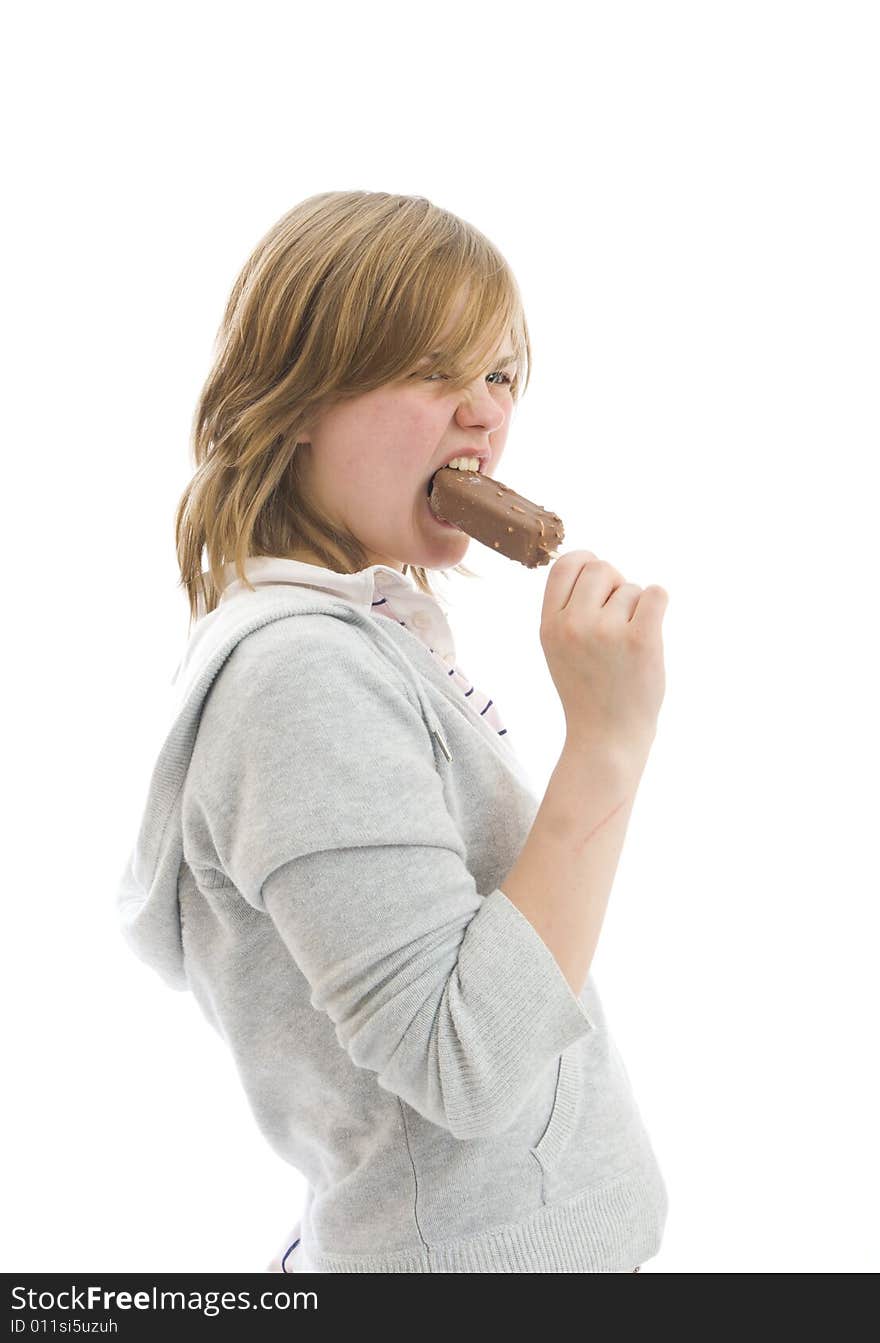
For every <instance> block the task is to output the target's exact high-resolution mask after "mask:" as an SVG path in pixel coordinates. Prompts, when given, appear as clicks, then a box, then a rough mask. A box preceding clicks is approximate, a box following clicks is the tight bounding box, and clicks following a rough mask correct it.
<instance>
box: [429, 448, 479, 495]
mask: <svg viewBox="0 0 880 1343" xmlns="http://www.w3.org/2000/svg"><path fill="white" fill-rule="evenodd" d="M472 463H476V465H472ZM484 465H485V463H484V462H483V459H482V457H453V459H452V461H451V462H447V463H446V466H447V467H450V468H451V469H452V470H453V471H476V472H477V473H478V474H479V473H480V472H481V471H482V469H483V466H484ZM443 470H445V467H442V466H438V468H437V471H443ZM437 471H435V472H434V476H436V474H437ZM434 476H432V477H431V479H430V480H429V481H428V484H427V494H428V498H429V499H430V497H431V494H432V492H433V489H434Z"/></svg>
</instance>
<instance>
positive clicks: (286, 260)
mask: <svg viewBox="0 0 880 1343" xmlns="http://www.w3.org/2000/svg"><path fill="white" fill-rule="evenodd" d="M463 286H466V288H467V297H468V302H467V303H466V304H465V305H464V311H463V312H462V314H461V316H460V318H459V320H458V322H457V325H456V329H455V330H453V331H452V332H451V334H449V335H448V336H447V338H446V340H445V341H444V342H443V345H444V349H445V355H444V360H443V369H444V371H446V372H447V373H448V374H450V375H451V376H450V379H449V384H448V385H449V386H450V387H458V388H463V387H466V386H468V385H469V383H470V382H471V381H472V380H473V379H474V378H476V377H477V376H479V373H480V371H481V370H482V369H483V368H484V367H485V360H486V359H487V358H488V357H489V356H490V354H491V352H492V351H493V350H495V349H496V348H497V346H498V343H499V342H500V340H501V339H502V338H506V339H508V340H509V341H510V342H511V349H512V350H513V353H514V357H515V359H516V363H517V374H516V377H515V378H514V380H513V382H512V383H511V388H510V390H511V394H512V396H513V399H514V401H516V400H518V398H519V395H520V374H521V372H522V371H523V370H525V381H524V383H523V384H522V387H523V390H524V388H525V386H526V385H527V384H528V377H529V371H530V359H531V347H530V345H529V333H528V328H527V326H526V321H525V315H524V312H523V306H522V301H521V298H520V293H519V288H518V285H517V283H516V280H515V278H514V275H513V273H512V271H511V269H510V267H509V265H508V264H507V262H506V261H505V259H504V257H503V256H502V255H501V253H500V252H499V251H498V249H497V248H496V247H495V246H494V245H493V244H492V243H491V242H490V241H489V240H488V238H486V237H485V236H484V235H483V234H482V233H480V232H479V230H478V229H476V228H474V227H473V225H471V224H469V223H467V222H466V221H465V220H463V219H460V218H459V217H458V216H457V215H454V214H451V213H450V212H449V211H447V210H443V209H441V208H440V207H439V206H437V205H434V204H432V202H431V201H429V200H428V199H426V197H424V196H401V195H392V194H390V193H388V192H384V191H326V192H322V193H321V194H320V195H316V196H310V197H309V198H308V199H306V200H304V201H301V202H300V203H299V204H298V205H296V206H294V208H293V209H292V210H289V211H288V212H287V213H286V214H284V215H282V217H281V218H280V219H279V220H278V222H277V223H276V224H274V225H273V226H272V228H270V229H269V231H268V233H266V234H265V236H264V237H263V238H262V239H261V240H260V242H259V243H258V244H257V246H256V247H255V248H254V250H253V252H252V253H251V255H250V256H249V257H248V259H247V261H246V262H245V264H244V266H243V268H242V270H241V272H240V274H239V276H238V278H237V279H236V281H235V284H234V286H233V288H232V292H231V294H230V296H229V299H228V302H227V304H226V309H225V311H224V314H223V319H222V322H221V324H220V329H219V331H218V333H217V336H216V340H215V344H214V358H213V366H212V367H211V370H210V372H209V374H208V378H207V380H206V382H205V384H204V386H203V388H202V391H201V394H200V396H199V399H198V403H197V406H196V411H195V414H194V417H193V422H192V431H191V450H192V455H193V458H194V462H195V473H194V475H193V476H192V478H191V480H190V481H189V483H188V484H187V486H186V489H185V490H184V492H183V494H182V496H181V498H180V501H179V504H178V506H177V510H176V514H175V540H176V547H177V559H178V565H179V568H180V581H179V583H178V586H179V587H181V588H185V589H186V592H187V594H188V597H189V607H190V627H191V626H192V622H193V621H195V620H197V619H198V618H199V617H200V616H201V615H203V614H206V613H207V612H209V611H213V610H214V608H215V607H216V605H217V603H218V601H219V599H220V594H221V592H222V590H223V587H224V586H225V582H227V581H228V578H226V576H225V575H224V569H225V567H226V566H227V565H231V564H234V566H235V572H236V574H237V576H238V577H239V579H240V580H241V581H242V583H244V584H245V586H247V587H249V588H250V589H251V590H252V591H253V590H254V589H253V585H252V584H251V583H249V582H248V580H247V578H246V576H245V572H244V563H245V560H246V559H247V558H248V557H249V556H255V555H268V556H282V557H283V556H285V555H287V554H289V553H290V552H292V551H295V550H297V549H303V548H305V549H307V550H308V551H309V552H310V553H314V554H316V555H317V556H319V557H320V558H321V560H322V562H323V563H324V564H325V565H326V567H327V568H329V569H333V570H334V571H335V572H336V573H356V572H358V571H359V570H361V569H364V568H366V567H367V562H368V556H367V554H366V552H365V551H364V549H363V547H362V546H361V544H360V542H359V541H358V540H357V538H356V537H355V536H353V535H351V533H350V532H348V530H347V529H342V528H340V527H338V526H337V525H336V524H334V523H333V522H332V521H331V520H330V519H329V518H327V517H325V516H323V514H322V513H320V512H319V511H318V510H317V509H316V507H315V506H314V504H313V503H312V501H310V500H309V499H308V498H307V497H306V492H305V491H304V489H303V488H302V485H301V482H300V480H299V478H298V470H297V467H298V462H299V459H300V457H301V454H298V453H297V451H296V449H297V447H298V446H299V444H298V441H297V435H298V434H300V433H301V432H302V430H303V427H304V426H305V425H307V424H308V423H309V422H310V420H311V418H312V416H314V415H319V414H320V413H321V411H322V410H323V409H325V408H327V407H329V406H332V405H333V404H335V403H338V402H340V401H341V400H343V399H345V398H350V397H355V396H360V395H362V394H363V393H365V392H369V391H372V390H373V389H374V388H376V387H379V386H381V385H383V384H385V383H387V382H390V381H392V380H394V379H397V378H399V377H401V376H402V375H403V374H405V373H406V372H407V371H408V370H409V369H410V368H412V367H413V366H414V365H415V364H416V363H417V362H418V361H419V360H420V359H421V358H423V357H426V356H429V355H430V353H431V352H432V351H433V350H434V349H435V348H437V346H438V344H439V336H440V333H441V332H443V331H444V329H445V327H446V325H447V322H448V321H450V320H451V316H452V312H453V309H454V305H455V301H456V297H457V295H458V294H459V293H460V292H461V289H462V287H463ZM435 364H436V361H433V362H432V364H430V365H428V366H426V367H427V368H432V367H434V365H435ZM203 552H206V553H207V560H208V567H207V569H205V570H203V569H202V563H203ZM409 567H410V566H409V565H405V566H404V570H403V572H404V573H406V571H407V569H408V568H409ZM454 568H455V570H456V571H457V572H460V573H463V574H465V575H466V576H467V577H469V578H474V577H477V575H476V574H473V573H472V572H471V571H470V570H469V569H467V568H466V567H465V566H464V565H462V564H457V565H455V566H454ZM412 572H413V581H414V582H415V584H416V585H417V586H418V587H419V588H420V589H421V590H422V591H423V592H428V593H431V594H432V595H436V594H434V589H433V588H432V587H431V584H430V582H429V580H428V575H427V572H426V570H425V569H424V568H422V567H421V566H418V565H413V566H412ZM431 572H432V573H433V572H435V571H434V570H431ZM438 572H440V573H441V574H443V575H444V576H446V575H445V571H444V570H440V571H438Z"/></svg>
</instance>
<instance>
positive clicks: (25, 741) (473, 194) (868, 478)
mask: <svg viewBox="0 0 880 1343" xmlns="http://www.w3.org/2000/svg"><path fill="white" fill-rule="evenodd" d="M877 22H878V11H877V7H876V6H875V5H873V4H857V3H846V2H845V0H844V2H843V3H841V0H835V2H834V3H827V4H816V3H808V2H805V0H800V2H799V3H779V2H778V0H760V3H744V0H737V3H723V4H721V3H706V2H705V0H702V2H701V3H639V4H636V3H621V2H620V0H615V3H608V4H585V5H582V6H574V5H571V4H570V3H555V4H554V3H543V4H541V5H538V6H533V5H518V4H508V5H495V4H493V5H489V4H486V3H474V0H467V2H466V3H446V2H444V3H443V4H442V5H436V6H427V7H415V8H414V7H412V6H411V5H409V4H405V5H404V4H401V5H392V4H382V3H379V4H371V5H366V6H362V5H356V4H349V5H332V6H330V5H317V6H299V5H294V4H277V5H274V4H261V3H254V2H253V0H249V3H248V4H246V5H245V4H238V5H228V4H226V5H223V4H207V3H200V4H180V3H176V4H174V5H170V4H155V3H153V4H150V5H149V6H147V5H144V6H141V7H135V6H122V7H120V6H117V5H109V4H108V5H96V4H78V5H75V6H62V5H60V4H48V5H45V4H44V5H41V6H39V7H31V8H29V9H27V8H25V9H22V8H19V10H18V11H17V13H16V15H15V16H14V17H13V18H10V19H7V25H6V30H7V42H6V44H5V45H6V48H7V49H6V54H5V56H4V78H3V81H2V86H3V93H2V98H3V103H4V108H3V111H4V114H5V115H4V126H5V130H6V153H5V160H6V178H7V189H8V194H7V205H6V209H5V212H4V215H3V230H4V235H5V238H4V242H5V245H4V255H5V263H6V264H5V275H4V309H5V314H4V315H5V320H4V323H3V341H4V359H3V365H4V372H5V374H6V392H5V396H4V412H5V418H6V425H5V431H4V439H5V451H4V473H3V474H4V499H5V507H4V509H3V520H4V531H5V540H6V545H5V547H4V556H3V558H4V570H5V582H4V588H3V590H4V598H5V601H6V606H7V612H8V614H9V616H10V620H9V621H8V622H7V627H6V633H7V642H6V652H5V658H4V670H5V679H6V694H5V697H4V698H5V707H6V715H5V732H4V739H5V750H4V756H5V759H6V767H5V770H4V773H5V776H6V785H7V791H6V802H5V805H4V808H3V814H4V817H5V819H6V822H7V826H8V829H7V833H6V841H5V844H4V858H5V871H4V888H5V897H6V898H5V918H4V925H5V935H4V938H3V947H4V954H3V974H2V989H3V1004H2V1007H3V1022H4V1026H5V1057H6V1061H7V1074H8V1077H9V1086H8V1090H7V1100H6V1105H5V1106H4V1110H3V1126H4V1139H3V1154H4V1158H5V1167H6V1168H5V1170H4V1172H3V1188H4V1204H5V1216H4V1219H3V1230H2V1235H3V1243H2V1268H3V1269H5V1270H19V1271H27V1270H31V1271H36V1270H56V1271H61V1270H78V1271H93V1270H96V1269H100V1270H104V1271H111V1270H117V1271H124V1270H141V1271H159V1270H172V1271H186V1270H209V1271H237V1270H260V1269H263V1268H264V1267H265V1265H266V1264H267V1263H268V1261H269V1259H270V1258H271V1256H272V1255H273V1254H274V1253H275V1251H276V1250H277V1248H278V1246H279V1244H280V1243H281V1241H282V1240H283V1237H284V1235H285V1232H286V1230H287V1228H288V1227H289V1226H290V1225H292V1223H293V1222H294V1221H295V1219H296V1217H297V1215H298V1213H299V1211H300V1207H301V1201H302V1197H303V1190H304V1186H303V1181H302V1179H301V1177H300V1175H299V1174H298V1172H297V1171H295V1170H293V1169H291V1168H288V1167H287V1166H285V1165H284V1163H282V1162H281V1161H280V1159H279V1158H277V1157H276V1156H275V1155H274V1153H273V1152H272V1151H271V1150H270V1149H269V1148H268V1147H267V1146H266V1144H265V1142H264V1140H263V1139H262V1137H261V1135H260V1133H259V1131H258V1129H257V1127H256V1124H255V1122H254V1120H253V1119H252V1117H251V1114H250V1111H249V1109H248V1107H247V1103H246V1100H245V1097H244V1093H243V1091H242V1090H241V1087H240V1084H239V1081H238V1078H237V1075H236V1073H235V1070H234V1067H233V1065H232V1062H231V1058H230V1056H228V1055H227V1053H226V1052H225V1047H224V1046H223V1044H222V1042H221V1041H220V1040H219V1038H218V1037H216V1036H215V1035H214V1034H213V1032H212V1031H211V1029H210V1028H209V1026H208V1025H207V1023H206V1022H205V1021H204V1020H203V1019H202V1017H201V1016H200V1014H199V1012H198V1009H197V1007H196V1005H195V1003H194V1001H193V1000H192V999H191V997H190V996H189V995H188V994H174V993H172V992H170V991H169V990H168V989H166V988H165V987H164V985H163V984H162V983H161V981H160V980H159V979H158V977H157V976H156V975H155V974H154V973H153V972H152V971H151V970H149V969H148V968H147V967H145V966H143V965H141V963H140V962H138V961H137V960H136V959H135V958H134V957H133V956H132V954H131V953H130V952H129V950H128V948H127V947H126V946H125V944H124V943H123V941H122V940H121V938H120V936H119V934H118V931H117V929H116V925H115V912H114V907H113V898H114V894H115V885H116V882H117V879H118V877H119V874H120V872H121V870H122V867H123V864H124V862H125V860H126V858H127V855H128V852H129V850H130V848H131V845H132V844H133V841H134V838H135V834H136V830H137V826H138V823H139V819H140V810H141V805H142V802H143V800H144V797H145V792H146V787H147V784H148V781H149V775H150V772H151V770H152V765H153V761H154V758H155V754H156V752H157V750H158V747H159V745H160V744H161V730H162V728H163V726H164V722H165V714H166V712H167V704H168V696H169V695H170V694H171V693H172V692H171V688H170V685H169V682H170V678H171V675H172V672H173V671H174V668H175V667H176V665H177V662H178V659H179V657H180V655H181V652H182V647H183V643H184V640H185V636H186V623H187V617H188V609H187V607H186V602H185V597H184V595H183V593H182V591H181V590H180V589H178V588H177V587H176V583H177V578H178V573H177V569H176V557H175V553H174V546H173V536H172V518H173V512H174V508H175V506H176V503H177V500H178V498H179V495H180V492H181V490H182V489H183V487H184V485H185V483H186V481H187V479H188V478H189V475H190V473H191V469H192V468H191V464H190V460H189V455H188V453H189V444H188V432H189V426H190V419H191V416H192V412H193V408H194V405H195V400H196V397H197V395H198V392H199V390H200V387H201V385H202V382H203V380H204V378H205V376H206V375H207V371H208V368H209V361H210V355H211V346H212V342H213V338H214V333H215V331H216V328H217V326H218V324H219V321H220V317H221V314H222V309H223V306H224V304H225V301H226V298H227V295H228V292H229V289H230V287H231V284H232V282H233V280H234V278H235V275H236V274H237V272H238V270H239V267H240V266H241V264H242V263H243V261H244V260H245V258H246V256H247V255H248V254H249V252H250V250H251V248H252V247H253V246H254V245H255V243H256V242H257V240H258V239H259V238H260V237H261V236H262V235H263V233H264V232H265V230H266V229H267V228H268V227H269V225H270V224H272V223H273V222H274V221H275V220H276V219H277V218H278V217H279V216H280V215H281V214H282V213H284V212H285V211H286V210H288V209H289V208H291V206H293V205H294V204H296V203H297V202H298V201H299V200H301V199H303V198H304V197H306V196H309V195H312V194H315V193H317V192H319V191H326V190H340V189H355V188H357V189H366V190H381V191H395V192H404V193H411V194H419V195H426V196H428V197H429V198H430V199H431V200H433V201H434V202H435V203H437V204H439V205H442V206H444V207H446V208H448V209H450V210H452V211H454V212H456V213H458V214H460V215H462V216H463V217H465V218H466V219H468V220H469V221H471V222H472V223H474V224H475V225H476V226H477V227H478V228H480V229H481V230H482V231H483V232H484V233H486V234H487V235H488V236H489V237H491V238H492V239H493V241H494V242H495V243H496V244H497V245H498V246H499V247H500V248H501V250H502V252H503V253H504V255H505V256H506V257H507V259H508V261H509V262H510V264H511V266H512V267H513V269H514V272H515V273H516V275H517V277H518V280H519V283H520V286H521V289H522V292H523V297H524V300H525V305H526V314H527V320H528V322H529V326H530V332H531V337H532V342H533V353H534V373H533V378H532V383H531V386H530V388H529V391H528V392H527V394H526V396H525V398H524V400H523V401H522V403H521V404H520V407H519V409H518V410H517V412H516V414H515V417H514V422H513V427H512V429H511V433H510V438H509V440H508V446H507V451H506V454H505V457H504V460H503V470H499V472H498V475H499V477H500V478H501V479H503V480H504V481H506V482H507V483H509V484H511V485H512V486H513V487H514V488H515V489H517V490H518V491H520V492H521V493H524V494H527V495H529V496H530V497H532V498H534V499H537V500H538V502H540V503H542V504H544V505H545V506H546V507H549V508H553V509H555V510H556V511H558V512H559V513H561V514H562V516H563V518H564V521H565V524H566V548H569V547H571V548H580V547H585V548H589V549H592V550H593V551H595V552H596V553H597V554H599V555H600V556H601V557H603V558H606V559H609V560H611V562H612V563H613V564H615V566H617V567H618V568H619V569H620V570H621V571H622V572H623V573H624V574H625V576H626V578H627V579H628V580H630V581H633V582H636V583H639V584H641V585H643V586H644V585H647V584H648V583H653V582H656V583H660V584H662V585H663V586H664V587H665V588H666V589H667V591H668V593H669V595H670V602H669V607H668V610H667V614H666V617H665V620H664V646H665V650H666V675H667V691H666V698H665V701H664V704H663V707H662V710H661V714H660V720H659V727H658V734H657V738H656V741H655V744H654V748H653V751H652V754H651V757H650V760H649V762H648V766H647V769H646V771H645V774H644V776H643V779H642V783H641V786H640V789H639V794H638V798H637V801H636V804H635V807H634V810H633V815H632V819H631V822H630V828H629V831H628V836H627V840H626V844H625V846H624V851H623V856H622V859H621V863H620V866H619V868H618V874H617V877H616V880H615V885H614V890H613V892H612V898H611V903H610V907H609V911H608V915H607V918H606V922H605V927H604V931H603V933H602V938H601V941H600V944H599V949H598V952H597V956H596V959H595V961H594V963H593V969H594V972H595V977H596V982H597V984H598V985H599V987H600V991H601V993H602V996H603V999H604V1002H605V1006H606V1010H607V1012H608V1017H609V1022H610V1023H611V1026H612V1030H613V1033H614V1035H615V1038H616V1039H617V1042H618V1044H619V1047H620V1049H621V1053H622V1055H623V1057H624V1058H625V1060H626V1063H627V1067H628V1070H629V1073H630V1076H631V1078H632V1081H633V1085H634V1088H635V1091H636V1094H637V1097H638V1101H639V1104H640V1107H641V1110H642V1113H643V1115H644V1117H645V1120H646V1123H647V1125H648V1128H649V1131H650V1134H651V1138H652V1142H653V1144H654V1147H655V1150H656V1152H657V1155H658V1159H659V1160H660V1163H661V1165H662V1168H663V1173H664V1176H665V1179H666V1181H667V1185H668V1188H669V1193H670V1201H671V1202H670V1212H669V1218H668V1222H667V1227H666V1234H665V1238H664V1243H663V1247H662V1250H661V1252H660V1254H659V1255H658V1256H657V1257H656V1258H655V1259H654V1260H652V1261H650V1262H649V1263H647V1264H646V1265H645V1266H644V1268H643V1272H667V1273H676V1272H713V1271H721V1272H740V1273H741V1272H779V1271H784V1270H791V1271H796V1272H802V1271H810V1272H821V1271H840V1272H844V1271H851V1270H861V1271H866V1270H874V1271H876V1270H877V1269H878V1267H880V1232H878V1225H880V1222H878V1217H877V1200H878V1195H880V1187H878V1186H880V1182H878V1161H877V1134H878V1131H880V1114H878V1103H877V1090H878V1077H877V1060H878V1047H877V1040H878V1025H880V1021H878V1010H877V1009H878V1003H877V969H876V963H877V952H878V932H880V926H878V916H877V905H878V895H880V886H878V876H877V837H878V824H877V816H878V800H880V799H878V788H877V759H878V746H880V741H878V720H877V711H876V707H875V705H876V688H877V684H878V656H877V648H878V640H877V589H878V571H877V530H878V528H877V512H878V494H877V473H876V467H877V462H878V453H880V436H878V376H877V374H878V353H880V350H878V345H880V337H878V330H880V327H878V312H880V284H878V278H880V276H878V271H880V266H878V250H880V249H878V239H880V208H878V207H880V202H878V138H880V137H878V125H880V120H878V118H880V95H878V80H877V70H878V67H880V43H878V36H877ZM466 563H467V564H468V565H469V566H470V567H471V568H472V569H476V570H478V571H479V573H480V574H481V578H480V579H479V580H468V579H466V578H463V577H460V576H455V575H453V578H452V583H451V585H450V584H441V591H447V590H448V591H450V592H451V595H452V602H451V605H450V607H449V610H450V617H451V620H452V623H453V629H454V631H455V634H456V638H457V643H458V654H459V657H460V660H461V662H462V663H463V665H464V666H465V667H466V668H467V669H468V671H469V672H470V674H471V675H472V677H473V679H474V680H476V681H477V682H478V684H479V685H481V686H483V687H485V688H486V689H487V690H489V691H490V692H491V693H493V694H494V695H495V697H496V699H497V702H498V705H499V707H500V710H501V712H502V715H503V717H504V719H505V721H506V722H507V723H508V726H509V728H510V731H511V740H512V741H513V742H515V743H516V745H517V749H518V752H519V754H520V756H521V758H522V759H523V761H524V763H525V765H526V767H527V770H528V771H529V772H530V773H531V775H532V777H533V779H534V781H535V783H536V785H538V786H539V789H540V791H541V792H542V791H543V788H544V786H545V785H546V782H547V779H548V778H549V775H550V772H551V770H552V767H553V765H554V763H555V760H556V758H557V755H558V752H559V750H560V748H561V745H562V740H563V726H564V720H563V717H562V711H561V708H560V705H559V702H558V700H557V698H556V694H555V690H554V687H553V684H552V681H551V679H550V677H549V673H548V672H547V670H546V666H545V664H544V660H543V655H542V653H541V649H540V646H539V642H538V621H539V616H540V608H541V601H542V596H543V587H544V582H545V580H546V571H540V570H539V571H535V572H529V571H526V570H524V569H523V568H521V567H520V566H518V565H513V564H511V563H510V562H508V561H506V560H504V559H503V558H502V557H499V556H497V555H495V554H493V553H492V552H490V551H488V550H487V549H485V548H484V547H482V546H479V545H478V544H477V543H475V542H474V543H472V544H471V546H470V548H469V551H468V555H467V558H466ZM268 1281H271V1280H269V1279H267V1282H268Z"/></svg>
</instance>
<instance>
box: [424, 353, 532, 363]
mask: <svg viewBox="0 0 880 1343" xmlns="http://www.w3.org/2000/svg"><path fill="white" fill-rule="evenodd" d="M446 353H447V352H446V350H432V351H431V353H430V354H426V355H423V356H422V358H423V359H442V358H445V357H446ZM515 359H516V355H515V354H514V352H513V351H512V350H509V351H508V352H507V354H503V355H502V356H501V358H500V359H499V360H498V363H499V364H512V363H513V362H514V360H515Z"/></svg>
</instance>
